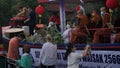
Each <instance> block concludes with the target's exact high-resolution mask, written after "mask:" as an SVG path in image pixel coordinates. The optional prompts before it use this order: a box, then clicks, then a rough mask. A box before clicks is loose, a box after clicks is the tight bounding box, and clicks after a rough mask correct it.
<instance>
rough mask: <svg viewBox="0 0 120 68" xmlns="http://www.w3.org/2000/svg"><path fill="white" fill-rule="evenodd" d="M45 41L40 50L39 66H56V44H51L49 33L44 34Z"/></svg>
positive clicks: (46, 67) (51, 67)
mask: <svg viewBox="0 0 120 68" xmlns="http://www.w3.org/2000/svg"><path fill="white" fill-rule="evenodd" d="M45 38H46V42H45V43H44V44H43V46H42V49H41V51H40V68H56V67H55V65H56V63H57V46H56V45H55V44H53V40H52V37H51V35H50V34H48V35H46V37H45Z"/></svg>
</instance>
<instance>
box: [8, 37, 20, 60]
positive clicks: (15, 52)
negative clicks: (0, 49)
mask: <svg viewBox="0 0 120 68" xmlns="http://www.w3.org/2000/svg"><path fill="white" fill-rule="evenodd" d="M18 43H19V39H18V38H17V37H13V38H12V39H11V40H10V42H9V48H8V56H7V57H8V58H12V59H19V49H18V48H19V45H18Z"/></svg>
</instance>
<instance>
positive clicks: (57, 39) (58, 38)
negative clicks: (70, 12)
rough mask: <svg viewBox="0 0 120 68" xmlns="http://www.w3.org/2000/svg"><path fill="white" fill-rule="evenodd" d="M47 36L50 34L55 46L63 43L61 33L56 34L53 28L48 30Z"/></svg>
mask: <svg viewBox="0 0 120 68" xmlns="http://www.w3.org/2000/svg"><path fill="white" fill-rule="evenodd" d="M47 34H50V35H51V36H52V37H53V43H55V44H62V43H63V42H64V41H63V38H62V36H61V32H56V31H55V28H54V27H50V28H48V29H47Z"/></svg>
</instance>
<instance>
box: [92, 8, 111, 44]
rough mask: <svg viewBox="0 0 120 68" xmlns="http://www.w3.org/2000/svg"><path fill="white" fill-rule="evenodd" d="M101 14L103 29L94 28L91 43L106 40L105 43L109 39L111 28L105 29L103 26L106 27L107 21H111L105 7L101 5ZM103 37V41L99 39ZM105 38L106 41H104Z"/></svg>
mask: <svg viewBox="0 0 120 68" xmlns="http://www.w3.org/2000/svg"><path fill="white" fill-rule="evenodd" d="M100 10H101V16H102V28H103V29H100V30H96V32H95V33H94V36H93V43H102V42H105V43H106V41H107V43H108V42H109V40H110V37H109V35H110V32H111V30H108V29H107V30H105V29H104V28H107V27H108V26H107V23H110V22H111V17H110V14H109V13H108V12H107V9H106V8H105V7H101V9H100ZM101 37H103V38H104V41H103V39H101V40H102V41H101V40H100V38H101ZM105 39H106V41H105Z"/></svg>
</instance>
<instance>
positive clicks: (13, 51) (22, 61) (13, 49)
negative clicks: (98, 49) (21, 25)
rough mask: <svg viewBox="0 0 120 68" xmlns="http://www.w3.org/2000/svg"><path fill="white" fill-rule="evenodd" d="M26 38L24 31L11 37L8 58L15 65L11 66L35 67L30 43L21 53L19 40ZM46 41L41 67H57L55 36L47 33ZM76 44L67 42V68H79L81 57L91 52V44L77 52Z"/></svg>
mask: <svg viewBox="0 0 120 68" xmlns="http://www.w3.org/2000/svg"><path fill="white" fill-rule="evenodd" d="M23 39H25V35H24V34H23V33H20V34H18V36H15V37H13V38H11V40H10V42H9V49H8V54H7V58H9V59H11V60H12V62H14V63H15V65H12V64H11V65H10V68H17V67H18V68H32V67H33V65H32V64H33V59H32V56H31V54H30V51H31V50H30V47H29V46H28V45H24V46H23V51H22V52H23V53H22V55H21V56H20V54H19V42H20V41H21V40H23ZM45 40H46V42H45V43H44V44H43V45H42V49H41V51H40V58H39V59H40V63H39V65H40V66H39V67H40V68H56V64H57V45H56V44H54V43H53V38H52V36H51V35H50V34H47V35H46V37H45ZM75 50H76V48H75V45H74V44H72V43H69V44H67V49H66V53H65V54H64V60H68V67H67V68H74V67H75V68H78V67H79V59H80V58H82V57H86V56H88V55H89V54H90V52H91V47H90V45H89V44H88V45H86V47H85V50H84V52H83V53H82V54H81V53H78V52H77V53H76V52H75Z"/></svg>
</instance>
